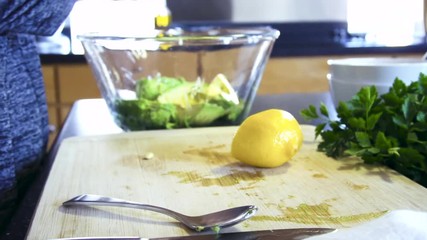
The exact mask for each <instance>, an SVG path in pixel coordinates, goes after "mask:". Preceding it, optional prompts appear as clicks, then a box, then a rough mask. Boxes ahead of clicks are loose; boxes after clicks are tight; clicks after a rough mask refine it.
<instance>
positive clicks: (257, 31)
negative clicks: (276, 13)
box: [77, 26, 280, 42]
mask: <svg viewBox="0 0 427 240" xmlns="http://www.w3.org/2000/svg"><path fill="white" fill-rule="evenodd" d="M279 36H280V31H279V30H277V29H275V28H272V27H270V26H248V27H242V26H234V27H233V26H229V27H222V26H198V27H171V28H168V29H161V30H153V31H147V32H144V34H142V33H140V34H129V33H127V34H108V33H100V32H87V33H80V34H78V35H77V39H79V40H80V41H96V40H132V41H140V40H149V41H159V42H182V41H196V42H212V41H220V42H231V41H239V40H244V41H251V40H252V41H254V40H256V39H271V40H276V39H278V38H279Z"/></svg>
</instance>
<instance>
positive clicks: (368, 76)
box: [328, 57, 427, 86]
mask: <svg viewBox="0 0 427 240" xmlns="http://www.w3.org/2000/svg"><path fill="white" fill-rule="evenodd" d="M328 65H329V74H330V77H331V78H334V79H339V81H342V82H351V83H358V82H361V83H368V84H374V85H376V84H386V85H387V84H388V85H390V86H391V84H393V82H394V80H395V79H396V77H398V78H399V79H400V80H402V81H403V82H405V84H409V83H410V82H413V81H417V80H418V77H419V75H420V73H424V74H427V61H423V60H422V59H421V57H420V58H419V59H418V58H345V59H331V60H328Z"/></svg>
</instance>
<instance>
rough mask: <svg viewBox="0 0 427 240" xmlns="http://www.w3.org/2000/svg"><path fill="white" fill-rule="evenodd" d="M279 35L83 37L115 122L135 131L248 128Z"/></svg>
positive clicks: (179, 31) (184, 32) (224, 32)
mask: <svg viewBox="0 0 427 240" xmlns="http://www.w3.org/2000/svg"><path fill="white" fill-rule="evenodd" d="M279 34H280V33H279V31H277V30H275V29H272V28H270V27H188V28H177V27H176V28H170V29H167V30H162V31H156V32H155V33H153V34H152V35H151V36H142V37H140V36H105V35H104V36H103V35H99V34H96V33H90V34H85V35H80V36H78V38H79V39H80V41H81V42H82V45H83V47H84V49H85V56H86V59H87V61H88V63H89V65H90V66H91V69H92V71H93V73H94V75H95V78H96V80H97V84H98V87H99V89H100V92H101V94H102V96H103V98H105V100H106V102H107V105H108V107H109V109H110V111H111V113H112V115H113V117H114V119H115V121H116V123H117V124H118V125H119V126H120V127H121V128H122V129H124V130H125V131H135V130H146V129H172V128H185V127H205V126H221V125H236V124H239V123H241V122H242V120H243V119H244V118H246V117H247V115H248V113H249V111H250V108H251V106H252V102H253V100H254V97H255V95H256V92H257V89H258V86H259V84H260V81H261V79H262V75H263V71H264V68H265V66H266V63H267V61H268V59H269V57H270V53H271V50H272V48H273V45H274V42H275V40H276V39H277V38H278V36H279Z"/></svg>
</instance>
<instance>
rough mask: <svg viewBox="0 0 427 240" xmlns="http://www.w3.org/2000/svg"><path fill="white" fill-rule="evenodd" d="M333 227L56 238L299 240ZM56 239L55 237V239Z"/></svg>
mask: <svg viewBox="0 0 427 240" xmlns="http://www.w3.org/2000/svg"><path fill="white" fill-rule="evenodd" d="M335 230H336V229H332V228H289V229H275V230H262V231H250V232H234V233H222V234H204V235H194V236H182V237H164V238H140V237H82V238H61V239H56V240H214V239H215V240H263V239H264V240H284V239H286V240H297V239H305V238H308V237H311V236H315V235H319V234H325V233H330V232H333V231H335ZM53 240H55V239H53Z"/></svg>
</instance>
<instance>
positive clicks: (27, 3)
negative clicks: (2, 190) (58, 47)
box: [0, 0, 75, 36]
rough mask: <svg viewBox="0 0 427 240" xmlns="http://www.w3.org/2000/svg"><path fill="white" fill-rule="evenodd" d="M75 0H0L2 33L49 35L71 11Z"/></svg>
mask: <svg viewBox="0 0 427 240" xmlns="http://www.w3.org/2000/svg"><path fill="white" fill-rule="evenodd" d="M74 2H75V0H0V35H5V34H8V33H27V34H33V35H42V36H49V35H52V34H54V33H55V31H56V30H57V29H58V27H59V26H60V25H61V24H62V22H63V21H64V20H65V19H66V18H67V16H68V14H69V13H70V11H71V9H72V7H73V5H74Z"/></svg>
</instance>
